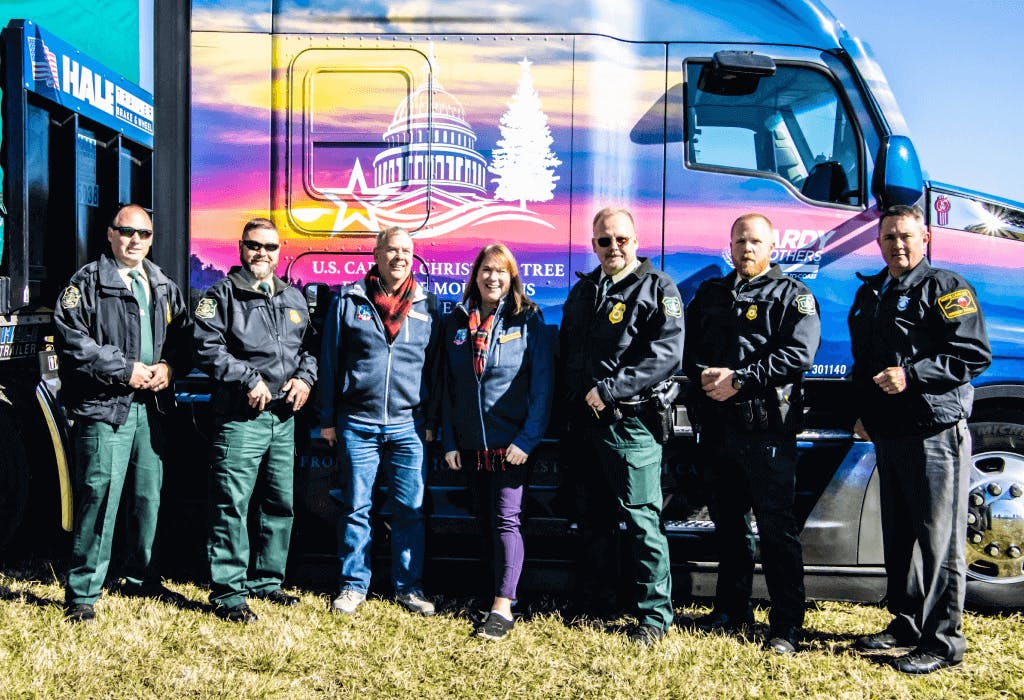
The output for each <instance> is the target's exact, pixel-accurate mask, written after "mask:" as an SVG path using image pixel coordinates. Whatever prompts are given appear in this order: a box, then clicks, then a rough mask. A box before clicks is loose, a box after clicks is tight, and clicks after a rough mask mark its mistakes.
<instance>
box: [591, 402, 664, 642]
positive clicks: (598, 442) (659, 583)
mask: <svg viewBox="0 0 1024 700" xmlns="http://www.w3.org/2000/svg"><path fill="white" fill-rule="evenodd" d="M590 433H591V438H592V441H593V445H594V453H595V455H596V456H597V459H598V461H599V462H600V464H601V470H602V473H603V476H604V478H605V479H606V480H607V482H608V485H609V487H610V488H611V491H612V493H613V494H614V495H615V498H616V500H617V501H618V504H619V506H620V508H621V509H622V515H623V516H624V517H625V521H626V537H627V539H628V542H629V548H630V554H631V559H632V564H633V583H634V588H635V590H636V595H637V604H636V613H637V618H638V619H639V621H640V624H645V625H651V626H653V627H657V628H658V629H662V630H667V629H668V628H669V627H670V626H671V625H672V618H673V611H672V573H671V567H670V563H669V554H668V540H667V539H666V538H665V532H664V531H663V530H662V525H661V500H662V499H661V444H660V443H658V441H657V440H655V439H654V436H653V435H651V432H650V431H649V430H648V429H647V427H646V426H645V425H644V424H643V421H641V419H640V418H637V417H627V418H623V419H622V420H620V421H616V422H614V423H610V424H606V423H593V424H592V425H591V426H590Z"/></svg>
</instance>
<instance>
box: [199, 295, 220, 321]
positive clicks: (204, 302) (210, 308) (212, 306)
mask: <svg viewBox="0 0 1024 700" xmlns="http://www.w3.org/2000/svg"><path fill="white" fill-rule="evenodd" d="M215 313H217V300H216V299H210V298H209V297H204V298H203V299H200V300H199V304H198V305H197V306H196V318H213V315H214V314H215Z"/></svg>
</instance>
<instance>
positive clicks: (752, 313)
mask: <svg viewBox="0 0 1024 700" xmlns="http://www.w3.org/2000/svg"><path fill="white" fill-rule="evenodd" d="M744 315H745V316H746V317H747V320H748V321H753V320H754V319H755V318H757V304H751V305H750V306H748V307H747V313H746V314H744Z"/></svg>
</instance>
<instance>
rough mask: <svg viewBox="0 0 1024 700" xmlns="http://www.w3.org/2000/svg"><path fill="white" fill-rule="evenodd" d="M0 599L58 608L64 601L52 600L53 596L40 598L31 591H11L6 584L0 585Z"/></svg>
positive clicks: (62, 605)
mask: <svg viewBox="0 0 1024 700" xmlns="http://www.w3.org/2000/svg"><path fill="white" fill-rule="evenodd" d="M0 600H5V601H11V602H20V603H25V604H27V605H35V606H38V607H40V608H46V607H50V606H54V607H58V608H62V607H64V601H61V600H54V599H53V598H41V597H39V596H37V595H36V594H35V593H32V592H31V591H12V590H11V589H10V588H7V587H6V586H0Z"/></svg>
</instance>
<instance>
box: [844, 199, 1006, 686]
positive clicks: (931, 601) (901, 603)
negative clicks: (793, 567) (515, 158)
mask: <svg viewBox="0 0 1024 700" xmlns="http://www.w3.org/2000/svg"><path fill="white" fill-rule="evenodd" d="M930 238H931V234H930V233H929V231H928V230H927V228H926V227H925V224H924V213H923V212H922V211H921V209H920V208H918V207H908V206H902V205H899V206H893V207H890V208H888V209H887V210H886V211H885V212H884V213H883V214H882V219H881V221H880V222H879V225H878V247H879V249H880V250H881V252H882V258H884V260H885V264H886V268H885V269H883V270H882V271H881V272H879V273H878V274H876V275H872V276H870V277H863V276H862V277H861V279H862V280H863V281H864V284H863V285H862V286H861V288H860V289H859V290H857V296H856V298H855V299H854V302H853V307H852V308H851V309H850V315H849V325H850V339H851V342H852V344H853V382H854V387H855V390H856V401H857V409H858V411H859V415H860V418H861V419H860V420H858V421H857V425H856V426H855V428H854V430H855V431H856V433H857V434H858V435H859V436H860V437H862V438H863V439H865V440H872V441H873V442H874V443H875V458H876V461H877V464H878V476H879V486H880V496H881V505H882V539H883V544H884V550H885V569H886V574H887V575H888V588H887V592H886V599H887V602H888V607H889V611H890V612H891V613H892V614H893V616H894V617H893V620H892V621H891V622H890V623H889V626H888V627H887V628H886V629H885V630H883V631H881V632H879V633H877V634H873V635H869V636H867V637H862V638H861V639H859V640H858V641H857V646H858V647H859V648H861V649H865V650H876V649H891V648H894V647H897V646H913V647H914V649H913V650H912V651H910V652H909V653H907V654H905V655H903V656H901V657H899V658H897V659H896V660H895V662H894V665H895V666H896V668H897V669H899V670H900V671H902V672H904V673H930V672H932V671H936V670H938V669H940V668H944V667H946V666H954V665H956V664H959V663H960V661H961V660H962V659H963V654H964V648H965V647H966V641H965V639H964V635H963V629H962V618H963V606H964V595H965V592H966V586H967V581H966V577H967V562H966V551H965V550H966V536H967V495H968V488H969V482H970V457H971V436H970V433H968V432H967V417H968V416H969V415H970V413H971V405H972V402H973V398H974V391H973V388H972V387H971V385H970V381H971V380H972V379H974V378H975V377H977V376H978V375H980V374H981V373H982V372H983V371H985V369H986V368H987V367H988V366H989V364H990V363H991V361H992V352H991V350H990V349H989V344H988V335H987V334H986V331H985V320H984V318H983V317H982V313H981V308H980V307H979V305H978V298H977V295H976V294H975V292H974V288H973V287H971V285H970V284H968V283H967V282H966V281H965V280H964V279H963V278H962V277H960V275H958V274H956V273H955V272H951V271H949V270H942V269H939V268H934V267H931V266H930V265H929V264H928V261H927V260H925V251H926V248H927V245H928V241H929V240H930ZM915 544H916V545H917V547H918V549H919V552H920V554H919V555H918V554H916V553H915Z"/></svg>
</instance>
